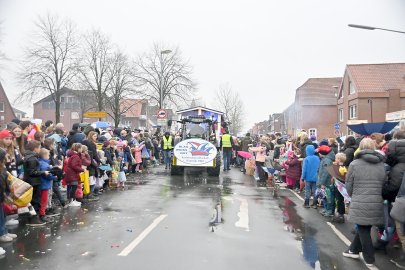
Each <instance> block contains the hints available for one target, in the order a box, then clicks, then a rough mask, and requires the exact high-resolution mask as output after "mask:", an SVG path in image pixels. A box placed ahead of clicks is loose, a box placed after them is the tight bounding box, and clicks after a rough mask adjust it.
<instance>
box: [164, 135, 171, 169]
mask: <svg viewBox="0 0 405 270" xmlns="http://www.w3.org/2000/svg"><path fill="white" fill-rule="evenodd" d="M173 147H174V140H173V137H172V136H171V135H170V132H168V131H166V132H165V135H164V136H163V140H162V149H163V159H164V162H165V169H166V170H167V169H170V166H171V158H172V156H171V155H172V150H173Z"/></svg>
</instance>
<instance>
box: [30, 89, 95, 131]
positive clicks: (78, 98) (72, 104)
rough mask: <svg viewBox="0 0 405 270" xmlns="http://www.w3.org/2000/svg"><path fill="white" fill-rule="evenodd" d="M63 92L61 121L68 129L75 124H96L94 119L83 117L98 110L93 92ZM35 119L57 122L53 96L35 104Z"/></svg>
mask: <svg viewBox="0 0 405 270" xmlns="http://www.w3.org/2000/svg"><path fill="white" fill-rule="evenodd" d="M61 92H62V93H61V97H60V101H61V104H60V121H61V122H62V123H63V124H64V125H65V127H66V129H69V128H70V127H72V125H73V124H74V123H80V122H84V123H90V122H94V119H85V118H84V117H83V114H84V113H85V112H88V111H94V110H95V108H96V100H95V98H94V94H93V92H92V91H84V90H72V89H69V88H63V89H62V90H61ZM34 118H38V119H42V120H43V121H46V120H52V121H54V122H55V102H54V100H53V97H52V96H51V95H49V96H47V97H45V98H43V99H41V100H39V101H37V102H35V103H34Z"/></svg>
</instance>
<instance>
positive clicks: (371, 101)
mask: <svg viewBox="0 0 405 270" xmlns="http://www.w3.org/2000/svg"><path fill="white" fill-rule="evenodd" d="M367 102H368V104H370V116H371V123H373V100H372V99H368V100H367Z"/></svg>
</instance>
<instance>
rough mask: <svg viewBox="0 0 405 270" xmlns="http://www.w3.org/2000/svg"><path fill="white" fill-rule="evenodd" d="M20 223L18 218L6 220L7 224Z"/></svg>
mask: <svg viewBox="0 0 405 270" xmlns="http://www.w3.org/2000/svg"><path fill="white" fill-rule="evenodd" d="M18 224H19V222H18V220H17V219H10V220H7V222H6V226H15V225H18Z"/></svg>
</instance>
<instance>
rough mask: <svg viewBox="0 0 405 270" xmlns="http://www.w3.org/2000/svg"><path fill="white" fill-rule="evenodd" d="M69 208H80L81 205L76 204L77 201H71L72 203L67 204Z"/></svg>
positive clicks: (79, 203)
mask: <svg viewBox="0 0 405 270" xmlns="http://www.w3.org/2000/svg"><path fill="white" fill-rule="evenodd" d="M69 206H71V207H81V206H82V203H81V202H78V201H72V202H71V203H70V204H69Z"/></svg>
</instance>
